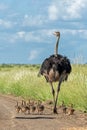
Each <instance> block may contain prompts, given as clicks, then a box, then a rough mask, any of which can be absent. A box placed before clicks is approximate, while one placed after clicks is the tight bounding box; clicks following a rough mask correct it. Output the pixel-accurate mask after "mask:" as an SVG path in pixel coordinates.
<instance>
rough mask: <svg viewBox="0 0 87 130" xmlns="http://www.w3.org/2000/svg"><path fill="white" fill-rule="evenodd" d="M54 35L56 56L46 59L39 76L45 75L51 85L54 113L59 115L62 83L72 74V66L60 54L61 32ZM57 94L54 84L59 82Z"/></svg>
mask: <svg viewBox="0 0 87 130" xmlns="http://www.w3.org/2000/svg"><path fill="white" fill-rule="evenodd" d="M54 35H56V36H57V43H56V47H55V54H53V55H51V56H50V57H48V58H46V59H45V60H44V61H43V63H42V65H41V68H40V71H39V75H43V76H44V77H45V79H46V81H47V82H49V83H50V86H51V89H52V95H53V100H54V109H53V112H54V113H57V107H56V106H57V100H58V95H59V91H60V86H61V83H62V82H63V81H65V80H67V78H68V75H69V74H70V72H71V64H70V61H69V59H68V58H67V57H65V56H62V55H60V54H58V44H59V39H60V32H55V33H54ZM57 81H59V83H58V87H57V93H56V95H55V90H54V88H53V82H57Z"/></svg>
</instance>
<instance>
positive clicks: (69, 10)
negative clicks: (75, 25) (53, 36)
mask: <svg viewBox="0 0 87 130" xmlns="http://www.w3.org/2000/svg"><path fill="white" fill-rule="evenodd" d="M86 5H87V0H61V1H57V0H55V1H53V2H52V3H51V4H50V5H49V7H48V16H49V19H50V20H57V19H63V20H69V19H77V18H82V17H83V15H82V13H83V12H85V10H87V6H86Z"/></svg>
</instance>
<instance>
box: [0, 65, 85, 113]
mask: <svg viewBox="0 0 87 130" xmlns="http://www.w3.org/2000/svg"><path fill="white" fill-rule="evenodd" d="M39 67H40V65H19V64H18V65H5V64H4V65H0V93H3V94H12V95H15V96H21V97H23V98H27V99H28V98H32V99H40V100H49V99H52V94H51V88H50V85H49V83H47V82H46V81H45V78H44V77H43V76H41V77H37V74H38V71H39ZM57 84H58V83H54V88H55V89H57ZM62 100H64V101H65V103H66V104H67V105H69V104H70V103H73V104H74V107H75V108H77V109H80V110H86V111H87V65H72V73H71V74H70V75H69V78H68V81H67V82H63V83H62V85H61V91H60V94H59V100H58V101H59V102H58V104H60V103H61V101H62Z"/></svg>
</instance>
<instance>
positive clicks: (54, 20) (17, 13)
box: [0, 0, 87, 64]
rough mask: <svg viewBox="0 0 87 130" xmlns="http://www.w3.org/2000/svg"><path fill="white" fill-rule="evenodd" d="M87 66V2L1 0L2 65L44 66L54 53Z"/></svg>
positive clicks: (83, 0) (81, 0) (0, 42)
mask: <svg viewBox="0 0 87 130" xmlns="http://www.w3.org/2000/svg"><path fill="white" fill-rule="evenodd" d="M54 31H60V33H61V37H60V43H59V53H60V54H62V55H65V56H67V57H68V58H69V59H70V60H71V62H73V63H87V0H3V1H2V0H0V63H20V64H40V63H42V61H43V60H44V59H45V58H46V57H49V56H50V55H51V54H53V53H54V48H55V43H56V37H55V36H54V35H53V32H54Z"/></svg>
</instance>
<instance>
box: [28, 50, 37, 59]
mask: <svg viewBox="0 0 87 130" xmlns="http://www.w3.org/2000/svg"><path fill="white" fill-rule="evenodd" d="M38 54H39V52H38V51H37V50H31V51H30V53H29V58H28V59H29V60H34V59H36V58H37V57H38Z"/></svg>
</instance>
